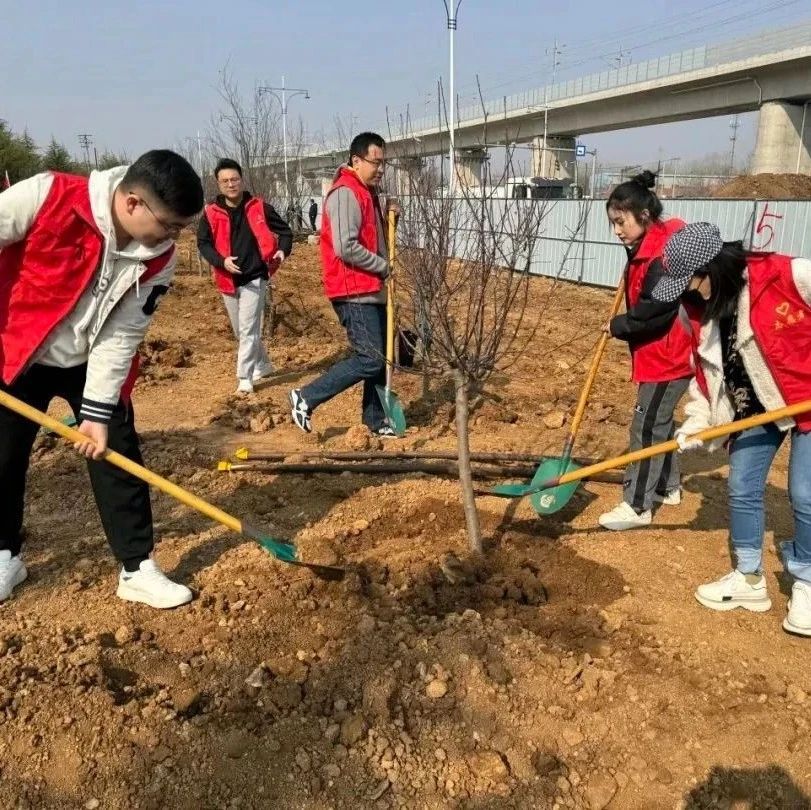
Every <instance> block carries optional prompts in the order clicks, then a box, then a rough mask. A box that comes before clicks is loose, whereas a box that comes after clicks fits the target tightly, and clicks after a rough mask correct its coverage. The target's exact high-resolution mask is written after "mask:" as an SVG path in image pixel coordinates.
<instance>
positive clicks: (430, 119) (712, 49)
mask: <svg viewBox="0 0 811 810" xmlns="http://www.w3.org/2000/svg"><path fill="white" fill-rule="evenodd" d="M809 43H811V22H807V23H801V24H799V25H794V26H791V27H789V28H781V29H776V30H774V31H766V32H763V33H760V34H757V35H755V36H750V37H744V38H740V39H736V40H733V41H731V42H727V43H723V44H721V45H713V46H706V45H702V46H700V47H697V48H688V49H687V50H684V51H679V52H678V53H673V54H668V55H666V56H660V57H657V58H655V59H648V60H646V61H644V62H636V63H634V64H631V65H623V66H622V67H619V68H614V69H612V70H604V71H601V72H600V73H593V74H590V75H588V76H579V77H578V78H576V79H568V80H566V81H562V82H558V83H557V84H554V85H549V86H548V87H547V88H544V87H536V88H532V89H530V90H526V91H523V92H520V93H513V94H512V95H510V96H503V97H502V98H499V99H491V100H490V101H487V102H485V109H486V111H487V115H488V117H489V118H491V119H494V118H497V117H498V116H504V115H509V114H510V113H514V112H517V111H519V110H527V109H530V110H532V109H537V110H538V111H542V110H543V108H544V104H545V103H546V104H552V103H555V102H558V101H563V100H565V99H571V98H577V97H579V96H586V95H590V94H592V93H598V92H602V91H604V90H611V89H614V88H619V87H624V86H628V85H633V84H638V83H639V82H645V81H651V80H653V79H660V78H664V77H667V76H675V75H678V74H680V73H688V72H690V71H693V70H700V69H702V68H706V67H714V66H716V65H723V64H727V63H729V62H735V61H738V60H741V59H748V58H751V57H753V56H760V55H763V54H768V53H776V52H780V51H788V50H791V49H793V48H801V47H804V46H808V45H809ZM545 92H546V97H545V96H544V93H545ZM482 118H483V115H482V107H481V105H479V104H476V105H469V106H465V107H462V108H461V109H460V110H459V112H458V116H457V120H458V122H459V124H465V123H470V122H472V121H480V120H482ZM438 124H439V122H438V118H437V116H436V115H434V116H424V117H420V118H413V119H409V121H408V122H407V124H406V127H407V130H408V134H409V135H420V134H421V133H429V132H435V131H437V130H441V129H442V128H443V127H447V122H446V121H445V120H444V118H443V122H442V126H439V125H438ZM379 131H380V132H381V133H383V134H386V133H387V131H388V128H387V127H386V126H385V125H383V126H381V127H380V128H379ZM402 134H404V133H401V132H399V131H397V128H396V126H395V131H394V133H393V135H394V136H395V137H399V136H400V135H402ZM345 148H346V144H329V145H328V146H327V147H326V148H318V149H313V150H311V151H309V152H307V153H305V154H303V155H302V157H308V156H310V155H323V154H324V153H325V152H328V151H330V150H339V151H340V150H344V149H345Z"/></svg>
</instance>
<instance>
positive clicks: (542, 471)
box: [491, 276, 625, 515]
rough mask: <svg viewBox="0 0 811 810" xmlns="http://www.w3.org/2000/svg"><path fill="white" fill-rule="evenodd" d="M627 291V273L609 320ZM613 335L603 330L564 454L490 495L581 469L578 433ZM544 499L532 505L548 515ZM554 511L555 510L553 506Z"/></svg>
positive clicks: (509, 494) (521, 490) (515, 492)
mask: <svg viewBox="0 0 811 810" xmlns="http://www.w3.org/2000/svg"><path fill="white" fill-rule="evenodd" d="M624 294H625V276H623V277H622V278H621V279H620V283H619V284H618V285H617V292H616V294H615V295H614V300H613V302H612V303H611V312H610V314H609V316H608V319H609V320H611V318H613V317H614V316H615V315H616V314H617V312H619V308H620V305H621V304H622V298H623V296H624ZM610 337H611V336H610V335H609V334H608V333H607V332H604V333H603V334H602V335H601V337H600V340H599V341H598V343H597V349H596V351H595V352H594V359H593V360H592V361H591V366H590V367H589V371H588V374H587V375H586V381H585V383H584V384H583V390H582V391H581V392H580V400H579V401H578V403H577V409H576V410H575V412H574V417H573V418H572V425H571V428H570V430H569V435H568V436H567V437H566V442H565V444H564V445H563V453H562V454H561V455H560V456H559V457H557V458H555V457H550V458H545V459H544V460H543V461H542V462H541V463H540V464H539V465H538V469H537V470H536V471H535V475H533V476H532V480H531V481H530V482H529V484H500V485H499V486H497V487H494V488H493V489H492V490H491V494H493V495H498V496H499V497H501V498H523V497H524V496H525V495H526V494H527V490H528V489H531V488H533V487H536V486H538V484H541V483H543V482H544V481H549V480H550V479H552V478H557V477H559V476H561V475H564V474H565V473H568V472H573V471H574V470H577V469H579V466H578V465H577V464H575V463H574V462H573V461H572V451H573V450H574V442H575V439H576V438H577V433H578V431H579V430H580V423H581V422H582V421H583V414H584V413H585V411H586V404H587V403H588V399H589V395H590V394H591V389H592V387H593V385H594V380H595V379H596V377H597V370H598V369H599V368H600V362H601V361H602V359H603V354H604V353H605V347H606V346H607V345H608V341H609V339H610ZM545 502H546V499H545V498H533V499H532V505H533V507H534V508H535V511H536V512H537V513H538V514H539V515H545V514H549V513H548V512H547V511H546V507H545V506H544V503H545ZM552 511H556V510H554V509H553V510H552Z"/></svg>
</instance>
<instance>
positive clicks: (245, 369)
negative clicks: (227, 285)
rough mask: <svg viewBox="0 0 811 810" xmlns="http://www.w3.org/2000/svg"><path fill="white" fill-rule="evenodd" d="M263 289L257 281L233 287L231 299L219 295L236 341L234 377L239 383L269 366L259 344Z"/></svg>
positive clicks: (258, 280) (264, 284) (264, 282)
mask: <svg viewBox="0 0 811 810" xmlns="http://www.w3.org/2000/svg"><path fill="white" fill-rule="evenodd" d="M267 286H268V283H267V281H266V280H265V279H261V278H257V279H254V280H253V281H251V282H249V283H248V284H244V285H243V286H241V287H237V289H236V293H235V294H234V295H225V294H223V297H222V300H223V302H224V303H225V311H226V312H227V313H228V320H229V321H231V328H232V329H233V330H234V336H235V337H236V338H237V340H238V341H239V350H238V352H237V377H238V378H239V379H240V380H250V379H252V378H253V376H254V375H255V374H261V373H263V372H264V371H266V370H267V368H268V366H269V365H270V358H269V357H268V355H267V351H265V346H264V344H263V343H262V313H263V312H264V308H265V294H266V292H267Z"/></svg>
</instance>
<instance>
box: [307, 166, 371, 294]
mask: <svg viewBox="0 0 811 810" xmlns="http://www.w3.org/2000/svg"><path fill="white" fill-rule="evenodd" d="M338 188H348V189H350V190H351V191H352V193H353V194H354V195H355V199H356V200H357V201H358V205H359V206H360V211H361V226H360V233H359V234H358V242H359V243H360V244H361V245H362V246H363V247H365V248H366V250H369V251H371V252H372V253H377V219H378V217H381V218H382V214H381V213H380V204H379V203H378V201H377V196H376V195H374V194H373V193H372V192H371V191H370V190H369V188H368V186H366V185H364V183H362V182H361V180H360V179H359V178H358V176H357V175H356V174H355V172H353V171H352V170H351V169H350V168H348V167H346V166H342V167H341V170H340V172H339V175H338V179H337V180H336V181H335V182H334V183H333V184H332V188H330V190H329V192H328V193H327V197H329V195H330V194H332V192H333V191H335V190H336V189H338ZM320 245H321V273H322V278H323V282H324V292H325V293H326V294H327V298H329V299H334V298H345V297H347V296H350V295H369V294H372V293H376V292H380V290H382V289H383V279H382V278H381V277H380V276H378V275H377V274H376V273H369V272H368V271H366V270H362V269H361V268H359V267H353V266H352V265H350V264H347V263H346V262H345V261H344V260H343V259H342V258H341V257H340V256H338V255H337V254H336V253H335V250H334V249H333V247H332V223H331V222H330V218H329V213H328V212H327V206H326V202H325V204H324V207H323V209H322V216H321V241H320Z"/></svg>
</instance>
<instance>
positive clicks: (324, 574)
mask: <svg viewBox="0 0 811 810" xmlns="http://www.w3.org/2000/svg"><path fill="white" fill-rule="evenodd" d="M0 405H4V406H5V407H6V408H8V409H9V410H11V411H14V412H15V413H18V414H20V416H24V417H25V418H26V419H30V420H31V421H32V422H35V423H36V424H38V425H40V426H41V427H44V428H46V429H48V430H49V431H51V432H52V433H57V434H59V435H60V436H61V437H62V438H63V439H67V440H68V441H69V442H77V441H78V442H84V441H87V436H85V435H84V434H82V433H79V431H78V430H75V429H74V428H71V427H68V426H67V425H64V424H62V423H61V422H60V421H58V420H57V419H53V418H52V417H50V416H48V415H47V414H44V413H42V411H38V410H37V409H36V408H32V407H31V406H30V405H27V404H26V403H25V402H21V401H20V400H19V399H17V398H16V397H13V396H11V394H8V393H6V392H5V391H0ZM103 461H106V462H108V463H109V464H112V465H113V466H115V467H119V468H120V469H122V470H125V471H126V472H128V473H130V475H134V476H135V477H136V478H140V479H141V480H142V481H145V482H146V483H147V484H150V485H151V486H153V487H155V488H156V489H159V490H160V491H161V492H165V493H166V494H167V495H170V496H171V497H173V498H175V499H176V500H178V501H180V502H181V503H183V504H185V505H186V506H190V507H191V508H192V509H196V510H197V511H198V512H200V513H201V514H203V515H205V516H206V517H209V518H211V519H212V520H214V521H216V522H217V523H221V524H222V525H223V526H227V527H228V528H229V529H231V531H233V532H236V533H237V534H240V535H242V536H243V537H246V538H248V539H250V540H255V541H256V542H257V543H259V545H260V546H262V548H264V549H265V550H266V551H268V552H269V553H270V554H272V555H273V556H274V557H275V558H276V559H277V560H280V561H281V562H284V563H289V564H290V565H298V566H301V567H303V568H309V569H310V570H311V571H312V572H313V573H314V574H316V575H317V576H319V577H321V578H322V579H329V580H339V579H342V578H343V576H344V574H345V571H344V569H343V568H338V567H336V566H332V565H319V564H317V563H309V562H304V561H302V560H299V559H297V558H296V554H297V552H296V547H295V546H294V545H293V544H292V543H290V542H288V541H287V540H277V539H274V538H272V537H270V536H269V535H268V534H267V533H265V532H264V531H262V529H259V528H256V527H255V526H251V525H249V524H247V523H245V522H244V521H242V520H240V519H239V518H236V517H234V516H233V515H229V514H228V513H227V512H224V511H223V510H222V509H218V508H217V507H216V506H214V505H213V504H210V503H209V502H208V501H204V500H203V499H202V498H199V497H198V496H197V495H193V494H192V493H191V492H189V491H188V490H185V489H183V488H182V487H179V486H178V485H177V484H173V483H172V482H171V481H167V480H166V479H165V478H162V477H161V476H160V475H158V474H157V473H154V472H152V471H151V470H148V469H147V468H146V467H142V466H141V465H140V464H136V463H135V462H134V461H131V460H130V459H128V458H127V457H126V456H122V455H121V454H120V453H116V452H115V451H114V450H107V451H106V452H105V454H104V457H103Z"/></svg>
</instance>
